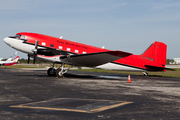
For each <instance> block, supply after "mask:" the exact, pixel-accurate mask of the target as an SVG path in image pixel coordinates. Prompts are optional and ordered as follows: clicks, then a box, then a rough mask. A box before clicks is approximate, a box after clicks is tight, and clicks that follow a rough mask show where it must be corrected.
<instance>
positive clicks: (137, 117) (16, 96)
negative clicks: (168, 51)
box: [0, 68, 180, 120]
mask: <svg viewBox="0 0 180 120" xmlns="http://www.w3.org/2000/svg"><path fill="white" fill-rule="evenodd" d="M127 79H128V75H126V74H115V73H93V72H79V71H69V72H68V73H67V74H66V75H65V78H57V77H48V76H47V74H46V70H25V69H7V68H4V69H0V120H96V119H97V120H101V119H109V120H179V119H180V88H179V87H180V78H164V77H146V76H136V75H131V83H127Z"/></svg>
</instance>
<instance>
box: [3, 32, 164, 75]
mask: <svg viewBox="0 0 180 120" xmlns="http://www.w3.org/2000/svg"><path fill="white" fill-rule="evenodd" d="M4 41H5V43H6V44H8V45H9V46H10V47H12V48H14V49H16V50H19V51H21V52H24V53H27V54H28V61H29V59H30V57H33V58H34V63H35V59H36V58H38V59H41V60H45V61H50V62H52V63H53V66H52V68H49V69H48V71H47V73H48V75H49V76H53V75H57V76H63V74H64V73H66V72H67V70H69V69H70V68H71V67H70V68H68V69H67V70H65V69H64V64H69V65H72V66H73V65H74V66H86V67H94V68H99V69H107V70H126V71H141V72H142V73H144V74H145V75H147V73H146V71H165V69H166V68H165V64H166V51H167V45H166V44H164V43H162V42H157V41H156V42H154V43H153V44H151V45H150V47H149V48H148V49H147V50H146V51H145V52H144V53H142V54H141V55H133V54H132V53H128V52H123V51H111V50H107V49H103V48H98V47H94V46H90V45H86V44H81V43H77V42H73V41H69V40H65V39H62V38H61V37H60V38H56V37H51V36H47V35H42V34H37V33H30V32H21V33H17V34H16V35H15V36H14V37H6V38H4ZM54 64H61V66H60V67H59V68H58V69H55V68H54Z"/></svg>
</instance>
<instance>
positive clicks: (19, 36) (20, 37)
mask: <svg viewBox="0 0 180 120" xmlns="http://www.w3.org/2000/svg"><path fill="white" fill-rule="evenodd" d="M15 37H16V38H19V39H26V36H24V35H19V34H17V35H16V36H15Z"/></svg>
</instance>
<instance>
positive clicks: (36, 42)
mask: <svg viewBox="0 0 180 120" xmlns="http://www.w3.org/2000/svg"><path fill="white" fill-rule="evenodd" d="M38 43H39V40H36V41H35V49H34V50H33V52H34V59H33V64H35V62H36V56H37V47H38Z"/></svg>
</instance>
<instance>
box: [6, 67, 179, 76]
mask: <svg viewBox="0 0 180 120" xmlns="http://www.w3.org/2000/svg"><path fill="white" fill-rule="evenodd" d="M50 66H51V65H50V64H16V65H13V66H4V68H46V67H50ZM55 67H56V68H58V67H59V65H56V66H55ZM71 70H76V71H87V72H108V73H123V74H131V75H143V74H142V73H141V72H128V71H113V70H102V69H71ZM174 70H175V71H170V70H167V71H166V72H147V73H148V75H149V76H157V77H180V69H179V68H176V69H174Z"/></svg>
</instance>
